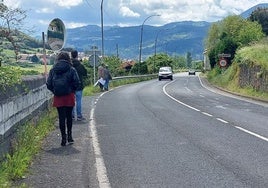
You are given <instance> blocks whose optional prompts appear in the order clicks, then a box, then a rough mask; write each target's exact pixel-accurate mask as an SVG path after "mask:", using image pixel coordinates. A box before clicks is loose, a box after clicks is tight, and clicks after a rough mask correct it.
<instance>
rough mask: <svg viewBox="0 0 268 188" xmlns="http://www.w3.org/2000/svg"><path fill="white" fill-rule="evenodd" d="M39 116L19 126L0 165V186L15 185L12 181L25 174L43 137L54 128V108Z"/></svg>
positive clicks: (5, 187) (3, 187)
mask: <svg viewBox="0 0 268 188" xmlns="http://www.w3.org/2000/svg"><path fill="white" fill-rule="evenodd" d="M40 117H41V118H40V119H33V120H32V121H29V122H27V123H26V124H25V125H23V126H20V128H19V130H18V131H17V132H18V134H17V135H16V139H13V142H12V148H13V150H12V152H11V153H9V154H7V155H6V160H4V161H2V163H1V165H0V187H2V188H9V187H16V186H15V185H13V184H12V182H13V181H14V180H18V179H21V178H23V177H24V176H25V174H26V173H27V172H28V168H29V165H30V164H31V162H32V159H33V157H34V156H35V155H36V154H37V153H39V151H40V149H41V146H42V141H43V139H44V138H45V137H46V136H47V135H48V133H49V132H51V130H53V129H54V128H55V123H54V122H55V120H56V117H57V113H56V110H55V109H54V108H53V109H51V110H50V111H48V112H46V113H44V114H42V115H41V116H40ZM19 187H23V185H22V186H19Z"/></svg>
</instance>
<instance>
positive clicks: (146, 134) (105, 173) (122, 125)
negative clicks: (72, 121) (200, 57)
mask: <svg viewBox="0 0 268 188" xmlns="http://www.w3.org/2000/svg"><path fill="white" fill-rule="evenodd" d="M91 118H92V121H91V124H90V127H91V136H92V142H93V144H92V145H93V148H94V152H95V156H96V159H95V160H96V169H97V170H96V174H97V175H96V177H97V179H98V181H99V186H100V187H113V188H121V187H122V188H126V187H135V188H136V187H153V188H157V187H161V188H162V187H174V188H175V187H176V188H177V187H183V188H184V187H213V188H215V187H228V188H229V187H236V188H239V187H243V188H245V187H254V188H256V187H261V188H264V187H268V105H267V103H266V104H265V103H263V104H262V103H255V102H252V101H247V100H242V99H240V98H237V97H230V96H226V95H223V94H222V93H220V92H217V91H216V92H215V91H212V90H211V89H208V88H206V87H205V86H203V84H202V82H201V81H200V79H199V77H198V76H188V75H187V74H186V73H183V74H177V75H175V76H174V80H173V81H170V80H162V81H158V80H151V81H146V82H142V83H137V84H132V85H126V86H122V87H120V88H116V89H114V90H111V91H109V92H106V93H103V94H102V95H101V96H100V97H99V98H98V99H97V102H96V106H95V108H94V109H93V110H92V111H91Z"/></svg>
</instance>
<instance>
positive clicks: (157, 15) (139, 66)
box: [139, 14, 160, 73]
mask: <svg viewBox="0 0 268 188" xmlns="http://www.w3.org/2000/svg"><path fill="white" fill-rule="evenodd" d="M153 16H160V15H158V14H154V15H151V16H148V17H147V18H146V19H145V20H144V21H143V23H142V25H141V38H140V39H141V40H140V54H139V73H140V66H141V50H142V35H143V26H144V23H145V22H146V21H147V20H148V19H149V18H151V17H153Z"/></svg>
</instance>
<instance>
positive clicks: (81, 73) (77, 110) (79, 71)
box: [71, 50, 87, 121]
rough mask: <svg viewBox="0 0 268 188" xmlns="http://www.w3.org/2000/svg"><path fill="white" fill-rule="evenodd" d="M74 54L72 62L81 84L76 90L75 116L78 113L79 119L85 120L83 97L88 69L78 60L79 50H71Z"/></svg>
mask: <svg viewBox="0 0 268 188" xmlns="http://www.w3.org/2000/svg"><path fill="white" fill-rule="evenodd" d="M71 56H72V64H73V67H74V68H75V69H76V71H77V74H78V76H79V79H80V82H81V84H80V85H79V87H78V88H77V90H76V91H75V100H76V106H75V107H76V108H75V109H74V110H73V117H74V115H75V113H76V115H77V121H81V120H84V117H83V115H82V97H83V89H84V79H85V78H86V77H87V69H86V68H85V67H84V65H83V64H82V63H81V62H80V61H79V60H78V52H77V50H73V51H72V52H71Z"/></svg>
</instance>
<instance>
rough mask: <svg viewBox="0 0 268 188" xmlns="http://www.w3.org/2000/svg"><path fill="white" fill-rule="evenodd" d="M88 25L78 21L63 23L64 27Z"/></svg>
mask: <svg viewBox="0 0 268 188" xmlns="http://www.w3.org/2000/svg"><path fill="white" fill-rule="evenodd" d="M86 25H88V23H78V22H69V23H65V27H66V28H70V29H71V28H77V27H83V26H86Z"/></svg>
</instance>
